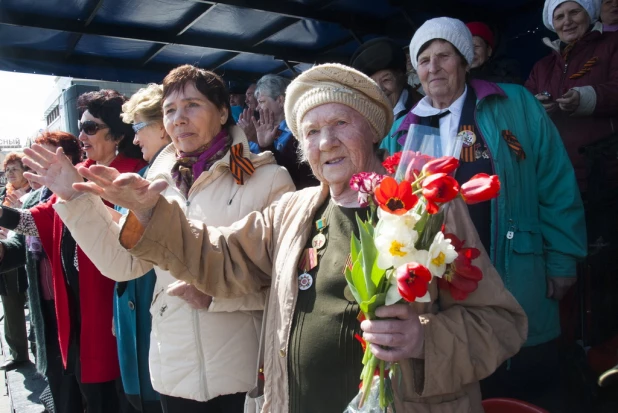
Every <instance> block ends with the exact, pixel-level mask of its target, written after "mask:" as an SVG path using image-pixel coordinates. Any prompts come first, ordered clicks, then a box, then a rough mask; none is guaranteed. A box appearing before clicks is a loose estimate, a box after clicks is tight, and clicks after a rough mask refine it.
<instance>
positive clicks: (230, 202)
mask: <svg viewBox="0 0 618 413" xmlns="http://www.w3.org/2000/svg"><path fill="white" fill-rule="evenodd" d="M238 191H240V185H236V191H234V193H233V194H232V197H231V198H230V200H229V201H227V204H228V205H232V201H233V200H234V197H235V196H236V194H237V193H238Z"/></svg>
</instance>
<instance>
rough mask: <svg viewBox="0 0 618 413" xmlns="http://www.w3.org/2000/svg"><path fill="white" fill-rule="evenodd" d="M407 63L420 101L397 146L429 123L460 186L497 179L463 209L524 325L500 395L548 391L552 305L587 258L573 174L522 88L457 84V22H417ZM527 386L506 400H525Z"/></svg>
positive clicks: (467, 59)
mask: <svg viewBox="0 0 618 413" xmlns="http://www.w3.org/2000/svg"><path fill="white" fill-rule="evenodd" d="M410 56H411V57H412V63H413V64H414V67H415V68H416V69H417V70H418V73H419V76H420V79H421V82H422V84H423V89H424V90H425V92H426V93H427V96H426V97H425V98H423V100H421V101H420V102H419V104H418V105H417V106H416V107H415V108H414V109H412V111H411V112H410V114H409V115H408V116H407V117H406V119H405V120H404V121H403V124H402V127H401V128H400V130H401V132H402V133H404V137H403V138H402V139H404V140H405V139H406V138H405V136H408V138H407V139H413V137H414V130H415V128H416V127H417V126H415V125H426V126H434V127H436V128H438V129H439V135H440V136H441V137H442V138H444V139H448V141H450V142H453V141H455V142H457V146H456V148H457V151H455V156H459V158H460V166H459V168H458V170H457V171H456V173H455V179H457V180H458V181H459V182H460V183H463V182H466V181H467V180H468V179H469V178H470V177H471V176H473V175H475V174H477V173H487V174H496V175H498V176H499V178H500V182H501V191H500V195H499V196H498V198H496V199H493V200H491V201H486V202H481V203H478V204H474V205H469V206H468V209H469V212H470V215H471V217H472V222H473V223H474V226H475V227H476V230H477V232H478V235H479V238H480V240H481V242H482V244H483V246H484V247H485V250H486V251H488V252H489V253H490V254H491V257H492V259H493V262H494V264H495V265H496V269H497V270H498V272H499V273H500V275H501V277H502V279H503V281H504V283H505V285H506V287H507V289H508V290H509V291H510V292H511V293H513V295H514V296H515V298H516V299H517V300H518V302H519V303H520V304H521V306H522V307H523V309H524V310H525V311H526V314H527V316H528V320H529V330H528V340H527V342H526V345H525V346H524V347H523V348H522V350H521V352H520V353H519V354H518V355H517V356H515V357H514V358H512V359H511V360H510V362H509V363H510V366H511V368H510V369H509V368H508V367H507V364H506V363H505V364H504V365H503V366H501V367H500V369H499V372H500V376H501V377H502V375H504V376H506V378H505V379H503V381H502V384H503V385H504V386H505V387H507V388H508V387H509V386H513V387H514V386H515V385H520V384H522V385H523V387H525V388H526V389H535V390H534V391H535V392H536V393H543V391H542V390H541V391H539V390H538V389H545V388H546V387H548V385H554V384H555V383H557V379H556V375H559V372H558V371H559V370H558V368H559V363H558V357H557V347H556V343H555V339H556V338H557V337H558V336H559V335H560V323H559V315H558V300H560V299H561V298H562V297H563V296H564V294H565V292H566V290H567V289H568V287H570V286H571V285H572V284H573V283H574V282H575V276H576V263H577V260H578V259H581V258H583V257H584V256H585V255H586V233H585V224H584V214H583V207H582V201H581V198H580V196H579V191H578V190H577V185H576V182H575V176H574V172H573V167H572V166H571V163H570V162H569V159H568V157H567V154H566V151H565V149H564V146H563V144H562V142H561V139H560V135H559V133H558V131H557V130H556V127H555V126H554V124H553V122H552V121H551V119H549V117H548V116H547V114H546V113H545V110H543V107H542V106H541V105H540V104H539V102H538V101H537V100H536V99H535V98H534V96H532V95H531V94H530V93H529V92H528V91H527V90H526V89H525V88H523V87H522V86H519V85H513V84H500V85H497V84H495V83H490V82H487V81H483V80H470V81H466V77H467V70H468V69H469V67H470V65H471V64H472V61H473V58H474V51H473V41H472V36H471V34H470V31H469V30H468V29H467V28H466V26H465V25H464V24H463V22H461V21H459V20H456V19H451V18H446V17H441V18H437V19H432V20H429V21H427V22H425V24H423V25H422V26H421V27H420V28H419V29H418V31H417V32H416V33H415V34H414V37H413V38H412V41H411V43H410ZM410 130H412V133H409V134H407V135H405V134H406V133H407V132H408V131H410ZM526 389H525V390H523V391H522V393H518V394H515V393H510V397H517V398H524V399H525V398H527V397H529V395H528V393H527V390H526ZM485 390H486V389H484V391H485ZM510 390H512V389H510ZM486 394H488V395H489V394H490V393H489V392H486ZM484 396H485V394H484ZM502 396H507V394H502Z"/></svg>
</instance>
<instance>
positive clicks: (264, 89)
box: [254, 75, 290, 99]
mask: <svg viewBox="0 0 618 413" xmlns="http://www.w3.org/2000/svg"><path fill="white" fill-rule="evenodd" d="M289 84H290V81H289V80H288V79H286V78H284V77H281V76H277V75H264V76H262V77H261V78H260V80H258V82H257V86H256V87H255V92H254V94H255V97H256V98H258V97H259V96H260V94H264V95H266V96H268V97H270V98H271V99H277V98H278V97H279V96H285V89H286V88H287V87H288V85H289Z"/></svg>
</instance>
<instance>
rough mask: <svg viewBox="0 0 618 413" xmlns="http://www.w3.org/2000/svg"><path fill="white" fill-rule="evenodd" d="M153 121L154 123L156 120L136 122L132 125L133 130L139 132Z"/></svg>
mask: <svg viewBox="0 0 618 413" xmlns="http://www.w3.org/2000/svg"><path fill="white" fill-rule="evenodd" d="M152 123H154V122H152V121H149V122H140V123H134V124H133V125H132V128H133V132H135V133H137V132H139V131H141V130H142V129H144V128H145V127H146V126H148V125H150V124H152Z"/></svg>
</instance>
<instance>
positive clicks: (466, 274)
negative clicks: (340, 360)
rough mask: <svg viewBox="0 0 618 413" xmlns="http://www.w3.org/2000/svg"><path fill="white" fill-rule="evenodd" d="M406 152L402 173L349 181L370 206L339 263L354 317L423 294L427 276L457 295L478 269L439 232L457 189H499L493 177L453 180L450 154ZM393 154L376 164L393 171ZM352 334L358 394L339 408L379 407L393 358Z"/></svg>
mask: <svg viewBox="0 0 618 413" xmlns="http://www.w3.org/2000/svg"><path fill="white" fill-rule="evenodd" d="M406 157H407V158H410V156H409V154H408V155H407V156H406ZM411 158H412V161H411V162H410V163H409V165H408V166H407V168H406V170H405V174H401V171H400V173H399V175H403V179H402V180H401V181H400V182H397V180H395V179H394V178H391V177H389V176H381V175H379V174H375V173H361V174H357V175H355V176H353V177H352V179H351V181H350V186H351V187H352V188H353V189H355V190H357V191H358V193H359V201H360V203H361V205H362V206H370V208H371V210H372V213H371V214H370V216H371V218H370V219H369V220H368V221H362V220H360V219H359V218H358V217H357V224H358V227H359V237H358V238H357V237H356V236H352V239H351V248H350V251H351V254H350V255H351V257H350V258H351V259H350V262H351V265H350V266H349V267H348V268H346V270H345V276H346V281H347V282H348V285H349V287H350V290H351V292H352V295H353V296H354V298H355V300H356V301H357V302H358V304H359V307H360V310H361V314H360V315H359V317H360V318H361V319H363V318H366V319H368V320H375V319H376V318H377V317H376V309H377V308H379V307H382V306H385V305H387V306H388V305H393V304H396V303H399V302H405V303H412V302H429V301H430V300H431V297H430V294H429V285H430V284H431V283H432V282H433V281H434V278H435V279H437V281H436V282H437V283H438V287H439V288H440V289H442V290H444V291H448V292H449V293H450V294H451V295H452V296H453V298H454V299H456V300H464V299H465V298H466V297H467V296H468V294H470V293H471V292H473V291H474V290H476V288H477V285H478V282H479V281H480V280H481V279H482V277H483V274H482V272H481V270H480V269H479V268H478V267H476V266H474V265H473V264H472V261H473V260H474V259H475V258H477V257H478V256H479V254H480V252H479V251H478V250H477V249H475V248H465V241H461V240H459V239H458V238H457V237H455V236H454V235H453V234H445V233H444V232H443V223H444V209H445V206H446V205H447V204H448V203H449V202H450V201H452V200H453V199H455V198H456V197H458V196H461V197H462V198H463V199H464V201H466V202H467V203H469V204H472V203H477V202H482V201H487V200H490V199H492V198H494V197H495V196H497V195H498V192H499V190H500V182H499V180H498V177H497V176H495V175H493V176H489V175H486V174H478V175H475V176H474V177H472V178H471V179H470V180H469V181H468V182H466V183H465V184H463V185H461V186H460V185H459V183H458V182H457V181H456V180H455V178H453V177H452V176H451V174H452V173H453V172H454V171H455V170H456V169H457V167H458V166H459V162H458V161H457V159H455V158H453V157H448V156H445V157H440V158H431V157H428V156H425V155H421V154H414V155H413V156H412V157H411ZM400 159H401V154H400V153H399V154H396V155H395V156H393V157H391V158H389V159H387V160H386V161H385V162H384V167H385V168H386V169H387V171H388V172H389V173H394V172H395V170H396V168H397V165H398V164H399V162H400ZM357 338H358V339H359V341H361V344H362V345H363V348H364V350H365V353H364V357H363V365H364V368H363V371H362V374H361V387H360V392H359V395H358V396H357V397H356V398H355V399H354V400H353V401H352V403H351V404H350V405H349V407H348V409H347V412H361V411H362V412H373V411H376V412H378V411H380V412H382V411H384V409H386V408H388V407H390V406H391V405H392V403H393V400H394V393H393V386H392V377H393V376H394V374H395V372H396V370H397V364H396V363H394V364H390V365H389V364H388V363H386V362H385V361H383V360H380V359H378V358H377V357H376V356H375V355H374V354H373V352H372V351H371V350H370V347H369V346H367V345H366V343H365V342H364V340H363V339H362V337H360V336H358V337H357ZM368 400H370V402H367V401H368Z"/></svg>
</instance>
